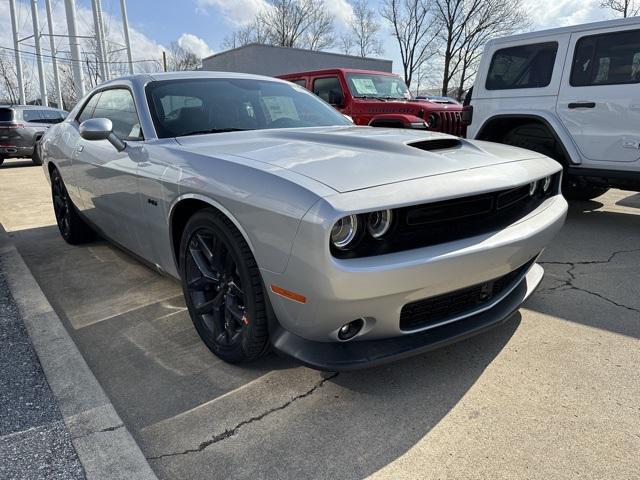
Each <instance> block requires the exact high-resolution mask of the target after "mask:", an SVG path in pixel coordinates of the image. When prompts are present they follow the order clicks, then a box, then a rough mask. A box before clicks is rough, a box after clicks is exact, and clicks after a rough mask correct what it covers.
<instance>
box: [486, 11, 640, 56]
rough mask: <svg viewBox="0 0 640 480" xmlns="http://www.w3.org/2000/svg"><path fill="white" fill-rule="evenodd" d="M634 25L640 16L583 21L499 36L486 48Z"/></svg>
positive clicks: (638, 21) (637, 22) (639, 23)
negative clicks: (578, 23) (565, 25)
mask: <svg viewBox="0 0 640 480" xmlns="http://www.w3.org/2000/svg"><path fill="white" fill-rule="evenodd" d="M634 25H640V17H631V18H617V19H615V20H605V21H603V22H592V23H583V24H580V25H571V26H568V27H559V28H551V29H548V30H539V31H536V32H528V33H519V34H517V35H510V36H506V37H499V38H494V39H492V40H489V41H488V42H487V45H486V47H485V49H486V48H487V47H491V46H492V45H496V44H503V43H511V42H517V41H522V40H529V39H534V38H537V37H547V36H553V35H562V34H565V33H573V32H585V31H589V30H600V29H603V28H612V27H626V26H634Z"/></svg>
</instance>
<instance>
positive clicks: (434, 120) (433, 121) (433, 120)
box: [427, 113, 438, 128]
mask: <svg viewBox="0 0 640 480" xmlns="http://www.w3.org/2000/svg"><path fill="white" fill-rule="evenodd" d="M427 125H429V127H430V128H436V127H437V126H438V115H436V114H435V113H431V114H429V117H428V118H427Z"/></svg>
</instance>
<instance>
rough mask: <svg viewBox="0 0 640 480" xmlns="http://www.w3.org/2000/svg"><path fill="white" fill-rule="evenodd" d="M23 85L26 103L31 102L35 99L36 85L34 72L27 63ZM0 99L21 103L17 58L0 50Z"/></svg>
mask: <svg viewBox="0 0 640 480" xmlns="http://www.w3.org/2000/svg"><path fill="white" fill-rule="evenodd" d="M22 85H23V87H24V97H25V101H29V100H30V99H32V98H33V94H34V88H35V85H34V80H33V71H32V70H31V68H30V66H29V65H28V64H27V63H26V62H25V63H24V64H23V69H22ZM0 98H1V99H3V100H6V101H9V102H10V103H16V104H17V103H20V94H19V92H18V72H17V69H16V62H15V57H14V56H13V53H9V52H8V51H6V50H0Z"/></svg>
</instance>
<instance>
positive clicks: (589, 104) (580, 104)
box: [568, 102, 596, 109]
mask: <svg viewBox="0 0 640 480" xmlns="http://www.w3.org/2000/svg"><path fill="white" fill-rule="evenodd" d="M568 107H569V108H570V109H574V108H595V107H596V102H571V103H570V104H569V105H568Z"/></svg>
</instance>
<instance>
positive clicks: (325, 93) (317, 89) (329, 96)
mask: <svg viewBox="0 0 640 480" xmlns="http://www.w3.org/2000/svg"><path fill="white" fill-rule="evenodd" d="M313 93H315V94H316V95H317V96H319V97H320V98H321V99H322V100H324V101H325V102H327V103H330V104H331V105H340V104H342V102H343V100H344V94H343V93H342V86H341V85H340V80H338V77H327V78H316V79H315V80H314V81H313Z"/></svg>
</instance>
